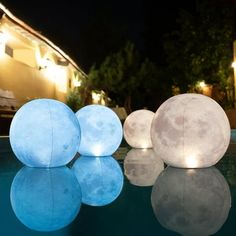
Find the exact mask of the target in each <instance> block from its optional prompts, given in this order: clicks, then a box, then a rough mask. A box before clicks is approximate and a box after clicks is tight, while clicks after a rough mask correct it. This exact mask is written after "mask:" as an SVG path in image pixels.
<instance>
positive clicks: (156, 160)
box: [124, 148, 164, 186]
mask: <svg viewBox="0 0 236 236" xmlns="http://www.w3.org/2000/svg"><path fill="white" fill-rule="evenodd" d="M163 170H164V162H163V161H162V159H161V158H160V157H158V156H157V155H156V154H155V152H154V150H153V149H152V148H149V149H142V148H132V149H131V150H130V151H129V152H128V153H127V155H126V157H125V159H124V174H125V176H126V177H127V178H128V179H129V181H130V183H131V184H134V185H136V186H152V185H153V184H154V183H155V180H156V178H157V177H158V175H159V174H160V173H161V171H163Z"/></svg>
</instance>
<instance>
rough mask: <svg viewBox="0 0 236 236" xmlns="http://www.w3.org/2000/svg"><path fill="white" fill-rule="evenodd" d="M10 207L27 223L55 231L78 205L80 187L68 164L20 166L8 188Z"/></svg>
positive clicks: (34, 228) (67, 219) (62, 225)
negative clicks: (51, 166) (36, 166)
mask: <svg viewBox="0 0 236 236" xmlns="http://www.w3.org/2000/svg"><path fill="white" fill-rule="evenodd" d="M10 200H11V206H12V209H13V211H14V213H15V215H16V217H17V218H18V219H19V220H20V222H21V223H22V224H24V225H25V226H26V227H28V228H30V229H32V230H37V231H55V230H59V229H61V228H64V227H65V226H67V225H69V224H70V223H71V222H72V221H73V220H74V219H75V218H76V216H77V215H78V213H79V210H80V206H81V200H82V195H81V189H80V186H79V183H78V181H77V179H76V177H75V175H74V173H73V172H72V171H71V170H70V169H69V168H68V167H58V168H30V167H26V166H25V167H23V168H22V169H21V170H20V171H19V172H18V173H17V174H16V176H15V178H14V180H13V182H12V185H11V192H10Z"/></svg>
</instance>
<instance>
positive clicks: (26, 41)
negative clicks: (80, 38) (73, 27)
mask: <svg viewBox="0 0 236 236" xmlns="http://www.w3.org/2000/svg"><path fill="white" fill-rule="evenodd" d="M86 77H87V75H86V74H85V73H84V72H83V71H82V70H81V69H80V68H79V66H78V65H77V64H76V63H75V62H74V61H73V60H72V59H71V58H70V57H69V56H68V55H67V54H65V53H64V52H63V51H62V50H61V49H60V48H59V47H57V46H56V45H55V44H53V42H51V41H50V40H49V39H47V38H46V37H44V36H43V35H42V34H40V33H39V32H37V31H35V30H34V29H32V28H31V27H30V26H28V25H27V24H25V23H24V22H23V21H21V20H20V19H18V18H17V17H15V16H14V15H13V14H12V13H11V12H10V11H9V10H8V9H6V8H5V7H4V6H3V5H1V4H0V90H1V91H2V93H1V94H7V93H10V94H11V96H12V94H13V96H14V97H15V99H16V101H17V102H18V104H19V106H21V105H23V104H24V103H26V102H28V101H30V100H32V99H35V98H52V99H57V100H59V101H62V102H65V101H66V95H67V93H68V92H69V91H70V90H72V89H73V88H74V87H75V86H78V84H80V83H81V81H82V80H84V79H86ZM0 97H1V96H0ZM0 105H1V104H0Z"/></svg>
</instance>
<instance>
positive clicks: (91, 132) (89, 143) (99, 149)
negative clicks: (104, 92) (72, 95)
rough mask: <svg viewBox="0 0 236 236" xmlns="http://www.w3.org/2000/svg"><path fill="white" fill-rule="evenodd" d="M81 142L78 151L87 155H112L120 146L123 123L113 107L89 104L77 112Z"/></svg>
mask: <svg viewBox="0 0 236 236" xmlns="http://www.w3.org/2000/svg"><path fill="white" fill-rule="evenodd" d="M76 116H77V118H78V121H79V124H80V128H81V142H80V145H79V150H78V152H79V153H80V154H81V155H85V156H110V155H112V154H113V153H114V152H115V151H116V150H117V149H118V147H119V146H120V143H121V141H122V137H123V130H122V124H121V122H120V119H119V117H118V116H117V115H116V113H115V112H114V111H112V109H110V108H108V107H105V106H102V105H88V106H85V107H83V108H81V109H80V110H78V111H77V112H76Z"/></svg>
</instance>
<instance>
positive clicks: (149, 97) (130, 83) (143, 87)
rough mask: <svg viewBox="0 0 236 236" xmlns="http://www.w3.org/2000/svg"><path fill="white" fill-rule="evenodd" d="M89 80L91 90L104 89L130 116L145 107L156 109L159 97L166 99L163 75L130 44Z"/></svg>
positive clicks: (92, 69) (96, 71)
mask: <svg viewBox="0 0 236 236" xmlns="http://www.w3.org/2000/svg"><path fill="white" fill-rule="evenodd" d="M88 77H89V80H88V86H89V87H90V88H91V89H97V90H104V91H105V93H106V94H108V96H109V97H110V98H111V99H112V100H113V101H114V102H115V103H116V104H117V105H119V106H124V107H125V108H126V110H127V112H128V113H130V112H131V111H132V110H134V109H141V108H143V107H149V108H150V109H156V107H157V104H158V105H159V103H160V102H159V101H160V100H163V99H161V98H160V96H163V85H162V84H163V82H160V78H161V77H160V72H158V69H157V67H156V66H155V64H154V63H152V62H151V61H150V60H148V59H142V58H141V56H140V54H139V52H138V51H137V50H136V49H135V47H134V44H133V43H131V42H128V43H127V44H126V45H125V47H124V48H122V49H121V50H120V51H119V52H117V53H114V54H111V55H110V56H107V57H106V59H105V60H104V62H102V63H101V65H100V66H99V67H96V66H93V67H92V68H91V70H90V72H89V75H88ZM169 87H171V86H169ZM158 91H159V92H160V93H158ZM168 91H170V89H169V90H168ZM166 94H167V93H165V95H166ZM153 95H155V96H153ZM168 95H169V94H168ZM153 104H156V105H153Z"/></svg>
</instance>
